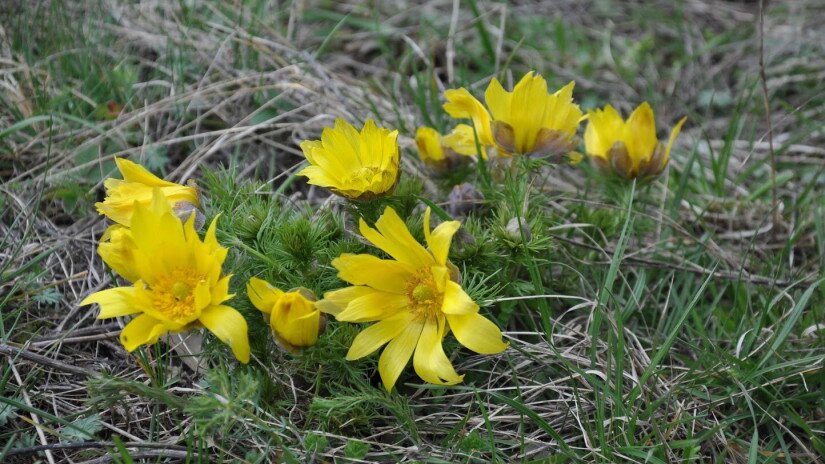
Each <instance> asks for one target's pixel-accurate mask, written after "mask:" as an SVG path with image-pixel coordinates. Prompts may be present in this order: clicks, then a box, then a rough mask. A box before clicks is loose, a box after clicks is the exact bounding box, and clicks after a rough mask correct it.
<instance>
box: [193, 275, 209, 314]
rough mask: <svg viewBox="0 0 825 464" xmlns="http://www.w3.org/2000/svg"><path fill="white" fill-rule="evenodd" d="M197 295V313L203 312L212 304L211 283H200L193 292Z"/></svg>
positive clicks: (203, 281)
mask: <svg viewBox="0 0 825 464" xmlns="http://www.w3.org/2000/svg"><path fill="white" fill-rule="evenodd" d="M193 293H194V295H195V311H196V312H197V311H201V310H202V309H203V308H205V307H207V306H209V305H210V303H212V291H211V288H210V286H209V282H207V281H205V280H202V281H200V282H198V285H197V286H196V287H195V291H194V292H193Z"/></svg>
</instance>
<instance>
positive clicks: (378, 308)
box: [335, 292, 410, 322]
mask: <svg viewBox="0 0 825 464" xmlns="http://www.w3.org/2000/svg"><path fill="white" fill-rule="evenodd" d="M409 303H410V300H409V298H407V295H403V294H397V293H386V292H372V293H369V294H367V295H364V296H361V297H359V298H356V299H354V300H352V301H351V302H350V303H349V305H347V307H346V309H344V310H343V311H341V312H340V313H338V315H337V316H335V318H336V319H337V320H339V321H345V322H372V321H375V320H378V319H386V318H388V317H390V316H392V315H393V314H395V313H397V312H398V310H399V309H401V308H404V307H405V306H407V305H409Z"/></svg>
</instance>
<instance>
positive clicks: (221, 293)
mask: <svg viewBox="0 0 825 464" xmlns="http://www.w3.org/2000/svg"><path fill="white" fill-rule="evenodd" d="M231 278H232V275H231V274H230V275H227V276H224V277H223V278H221V279H219V280H218V282H217V283H215V284H214V285H212V289H211V292H212V304H221V303H223V302H224V301H226V300H228V299H230V298H232V297H233V296H235V295H234V294H233V295H230V294H229V280H230V279H231Z"/></svg>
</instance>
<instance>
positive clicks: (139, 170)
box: [115, 157, 178, 187]
mask: <svg viewBox="0 0 825 464" xmlns="http://www.w3.org/2000/svg"><path fill="white" fill-rule="evenodd" d="M115 164H117V169H118V170H119V171H120V173H121V174H122V175H123V180H125V181H126V182H136V183H139V184H144V185H146V186H149V187H174V186H176V185H178V184H175V183H173V182H168V181H165V180H163V179H161V178H160V177H158V176H156V175H154V174H152V173H151V172H149V171H148V170H147V169H146V168H144V167H143V166H141V165H139V164H137V163H135V162H133V161H129V160H128V159H125V158H119V157H115Z"/></svg>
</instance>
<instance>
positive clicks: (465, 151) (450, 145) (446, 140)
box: [415, 124, 487, 170]
mask: <svg viewBox="0 0 825 464" xmlns="http://www.w3.org/2000/svg"><path fill="white" fill-rule="evenodd" d="M468 131H469V132H468ZM468 135H469V138H468ZM415 144H416V146H417V147H418V155H419V156H420V157H421V161H423V162H424V164H427V165H429V166H431V167H433V168H435V169H437V170H444V169H449V168H450V167H452V166H453V165H454V164H456V162H458V156H456V155H463V156H471V155H475V154H476V146H475V139H474V138H473V128H472V127H470V126H468V125H466V124H459V125H458V126H456V128H455V129H453V131H452V132H451V133H449V134H447V135H446V136H442V135H441V134H439V133H438V131H437V130H435V129H433V128H432V127H419V128H418V130H417V131H416V132H415ZM483 156H484V157H485V158H486V157H487V155H486V153H483Z"/></svg>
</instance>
